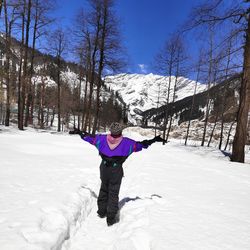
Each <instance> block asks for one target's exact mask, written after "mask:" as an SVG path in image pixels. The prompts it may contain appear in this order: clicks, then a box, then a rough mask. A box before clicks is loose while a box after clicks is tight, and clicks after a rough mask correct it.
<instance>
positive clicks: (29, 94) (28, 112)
mask: <svg viewBox="0 0 250 250" xmlns="http://www.w3.org/2000/svg"><path fill="white" fill-rule="evenodd" d="M37 25H38V1H36V8H35V23H34V30H33V38H32V51H31V59H30V69H29V74H28V88H27V103H26V114H25V125H24V126H26V127H27V126H28V124H32V123H33V121H32V117H33V114H32V113H31V110H30V107H31V104H32V99H33V93H32V76H33V70H34V58H35V48H36V37H37Z"/></svg>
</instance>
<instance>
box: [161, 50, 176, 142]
mask: <svg viewBox="0 0 250 250" xmlns="http://www.w3.org/2000/svg"><path fill="white" fill-rule="evenodd" d="M172 63H173V61H172V54H171V60H170V65H169V76H168V95H167V104H166V105H167V109H168V104H169V96H170V89H171V75H172ZM167 124H168V112H167V111H165V112H164V122H163V138H164V139H166V131H167ZM162 144H163V145H165V141H164V142H163V143H162Z"/></svg>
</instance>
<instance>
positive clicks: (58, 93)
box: [57, 59, 61, 132]
mask: <svg viewBox="0 0 250 250" xmlns="http://www.w3.org/2000/svg"><path fill="white" fill-rule="evenodd" d="M57 112H58V113H57V115H58V122H57V132H60V131H61V81H60V59H58V69H57Z"/></svg>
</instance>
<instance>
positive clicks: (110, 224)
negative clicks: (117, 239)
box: [107, 217, 117, 226]
mask: <svg viewBox="0 0 250 250" xmlns="http://www.w3.org/2000/svg"><path fill="white" fill-rule="evenodd" d="M116 222H117V220H116V218H115V217H107V225H108V226H112V225H113V224H115V223H116Z"/></svg>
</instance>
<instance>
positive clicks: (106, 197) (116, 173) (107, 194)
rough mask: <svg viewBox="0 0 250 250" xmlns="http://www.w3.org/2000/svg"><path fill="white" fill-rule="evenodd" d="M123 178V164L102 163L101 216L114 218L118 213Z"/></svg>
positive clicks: (99, 207) (99, 212)
mask: <svg viewBox="0 0 250 250" xmlns="http://www.w3.org/2000/svg"><path fill="white" fill-rule="evenodd" d="M122 177H123V168H122V164H114V163H110V162H106V161H104V160H103V161H102V163H101V165H100V178H101V181H102V184H101V188H100V192H99V196H98V199H97V205H98V211H97V213H98V214H99V215H107V217H108V218H114V217H115V216H116V214H117V212H118V209H119V207H118V202H119V191H120V186H121V181H122Z"/></svg>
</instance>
